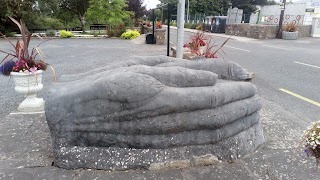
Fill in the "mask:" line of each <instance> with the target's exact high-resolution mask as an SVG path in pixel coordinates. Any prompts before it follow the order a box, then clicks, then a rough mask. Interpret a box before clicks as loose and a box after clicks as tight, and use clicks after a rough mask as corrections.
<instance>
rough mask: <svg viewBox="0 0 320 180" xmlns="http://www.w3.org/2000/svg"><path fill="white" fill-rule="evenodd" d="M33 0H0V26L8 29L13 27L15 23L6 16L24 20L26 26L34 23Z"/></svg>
mask: <svg viewBox="0 0 320 180" xmlns="http://www.w3.org/2000/svg"><path fill="white" fill-rule="evenodd" d="M34 5H35V0H5V1H3V0H1V1H0V28H1V29H5V30H6V31H10V30H12V29H15V27H16V26H15V25H14V24H13V23H12V22H11V20H10V19H9V18H8V16H11V17H13V18H14V19H17V20H20V19H22V20H24V22H25V23H26V24H27V25H28V27H32V26H33V25H34V24H35V17H36V15H35V12H34V8H33V7H34Z"/></svg>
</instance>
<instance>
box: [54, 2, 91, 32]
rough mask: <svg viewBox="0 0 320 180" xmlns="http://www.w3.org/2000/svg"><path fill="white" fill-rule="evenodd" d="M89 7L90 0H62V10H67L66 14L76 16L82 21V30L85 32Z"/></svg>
mask: <svg viewBox="0 0 320 180" xmlns="http://www.w3.org/2000/svg"><path fill="white" fill-rule="evenodd" d="M88 7H89V0H61V1H60V10H61V11H65V13H64V15H66V16H67V15H71V16H73V17H76V18H77V19H78V20H79V21H80V22H81V28H82V31H83V32H85V23H86V18H85V13H86V11H87V9H88Z"/></svg>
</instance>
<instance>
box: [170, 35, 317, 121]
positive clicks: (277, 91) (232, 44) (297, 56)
mask: <svg viewBox="0 0 320 180" xmlns="http://www.w3.org/2000/svg"><path fill="white" fill-rule="evenodd" d="M187 31H188V30H187ZM187 31H186V32H185V42H187V41H188V40H189V37H190V36H191V35H192V34H193V33H191V32H187ZM194 32H195V31H194ZM176 33H177V32H176V30H175V29H171V33H170V34H171V41H172V42H173V44H175V39H176ZM207 35H210V37H212V38H213V39H214V40H215V43H216V44H217V45H221V44H222V43H223V42H224V41H225V40H226V38H227V37H229V36H226V35H220V34H212V33H208V34H207ZM231 38H232V39H230V40H229V41H228V42H227V44H226V45H225V47H224V48H223V50H224V52H225V53H226V54H225V55H224V54H222V55H220V56H223V57H224V58H225V59H226V60H231V61H235V62H237V63H239V64H240V65H241V66H242V67H244V68H246V69H248V70H249V71H251V72H253V73H254V74H255V76H254V79H253V81H252V82H253V83H254V84H255V85H256V86H257V87H258V94H259V95H260V96H261V97H263V98H265V99H267V100H269V101H271V102H274V103H276V104H278V105H279V106H280V107H282V108H284V109H286V110H288V111H290V112H292V113H293V114H295V115H297V116H299V117H300V118H301V120H302V121H307V122H311V121H317V120H320V93H319V92H320V50H319V49H320V38H311V37H308V38H302V37H300V38H299V39H298V40H282V39H270V40H255V39H248V38H241V37H236V36H234V37H231Z"/></svg>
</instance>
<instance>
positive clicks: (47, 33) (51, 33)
mask: <svg viewBox="0 0 320 180" xmlns="http://www.w3.org/2000/svg"><path fill="white" fill-rule="evenodd" d="M55 35H56V32H55V31H54V30H49V31H47V32H46V36H48V37H54V36H55Z"/></svg>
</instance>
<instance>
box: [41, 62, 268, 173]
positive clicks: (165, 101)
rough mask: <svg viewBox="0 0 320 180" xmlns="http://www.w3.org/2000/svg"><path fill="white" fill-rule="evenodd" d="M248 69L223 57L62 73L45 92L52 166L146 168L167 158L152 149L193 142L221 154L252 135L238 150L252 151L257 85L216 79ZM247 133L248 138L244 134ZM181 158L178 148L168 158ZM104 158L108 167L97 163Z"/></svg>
mask: <svg viewBox="0 0 320 180" xmlns="http://www.w3.org/2000/svg"><path fill="white" fill-rule="evenodd" d="M219 63H221V64H219ZM228 63H229V64H228ZM217 64H219V65H220V67H219V66H218V65H217ZM230 64H231V65H230ZM230 67H231V68H230ZM226 71H227V72H226ZM246 73H247V72H246V71H245V70H244V69H243V68H241V67H240V66H238V65H237V64H235V63H231V62H223V61H218V60H202V61H185V60H179V59H172V58H167V57H136V58H134V59H132V60H129V61H125V62H122V63H115V64H112V65H110V66H107V67H104V68H101V69H97V70H93V71H91V72H88V73H85V74H80V75H77V76H65V77H63V78H61V79H63V81H64V82H58V83H55V85H53V87H52V89H51V90H50V91H49V92H48V94H47V96H46V106H45V107H46V117H47V122H48V124H49V128H50V131H51V134H52V139H53V149H54V157H55V164H56V165H57V166H60V167H65V168H79V167H89V168H92V167H93V168H102V169H114V168H119V169H127V168H135V167H141V166H147V167H149V166H150V165H151V164H152V163H160V162H163V160H164V159H166V158H168V157H170V155H168V156H161V157H162V159H161V158H160V159H161V160H159V159H156V158H155V156H151V154H152V153H153V154H155V155H157V153H156V152H158V153H160V154H161V155H163V153H165V152H168V154H170V152H171V153H173V152H176V151H179V150H181V149H185V148H188V147H194V148H196V149H197V150H194V153H196V154H197V153H199V152H201V151H202V155H203V154H204V152H205V154H213V155H215V156H218V158H220V159H224V157H226V156H230V153H226V152H222V151H221V149H220V150H219V148H221V147H224V146H226V145H220V144H223V143H226V144H229V145H228V148H229V146H230V142H231V141H234V139H237V138H238V140H239V137H241V138H243V139H242V140H239V146H244V144H241V142H240V141H247V140H249V139H250V138H251V139H250V141H251V142H254V145H252V147H250V148H249V147H244V148H243V152H241V153H240V154H245V153H247V152H248V151H252V150H254V149H255V148H256V146H257V145H259V144H261V143H262V142H263V135H262V131H261V129H260V125H259V116H258V114H257V111H258V110H259V109H260V108H261V104H260V101H259V99H258V98H256V97H255V96H254V95H255V93H256V88H255V86H254V85H252V84H251V83H249V82H241V81H240V82H239V81H238V82H236V81H225V80H220V79H218V77H219V78H224V79H233V80H244V79H245V78H246ZM250 129H251V130H250ZM248 133H249V134H252V135H251V137H245V136H244V135H241V134H246V135H248ZM253 135H254V136H253ZM252 137H253V138H252ZM227 142H228V143H227ZM231 144H232V143H231ZM251 144H252V143H251ZM205 146H208V147H205ZM219 146H220V147H219ZM218 147H219V148H218ZM210 148H211V150H210ZM214 149H215V150H214ZM111 150H112V151H113V152H118V153H119V154H121V155H119V159H117V160H115V159H116V158H115V157H113V156H111V153H110V151H111ZM146 150H148V151H150V153H151V154H148V155H147V156H146V157H142V156H141V157H139V158H140V159H139V158H138V157H136V158H134V159H135V161H134V160H132V159H131V160H130V158H128V159H126V160H124V159H122V158H123V157H125V155H128V153H130V152H132V151H134V152H135V153H133V154H135V155H138V154H141V153H142V152H144V151H146ZM208 150H209V151H208ZM214 151H216V152H215V153H213V152H214ZM107 152H108V153H107ZM210 152H211V153H210ZM105 153H107V154H108V155H107V156H106V155H105ZM189 153H191V155H195V154H192V152H189ZM233 153H234V152H232V153H231V154H233ZM102 154H104V156H101V155H102ZM80 155H81V156H80ZM158 155H159V154H158ZM198 155H201V153H200V154H198ZM184 156H185V154H183V155H182V154H181V153H178V155H177V154H176V155H172V157H171V158H169V159H171V160H172V159H180V160H181V159H183V158H182V157H184ZM74 157H77V158H75V159H74ZM99 157H100V160H101V159H102V160H103V161H104V164H99V165H98V164H97V162H99V161H98V159H99ZM111 157H112V158H113V159H114V161H113V162H112V161H110V158H111ZM159 157H160V155H159ZM138 159H139V160H138ZM225 159H226V158H225ZM77 160H79V161H77ZM116 161H119V162H123V163H122V164H121V163H120V165H119V164H118V165H117V163H116ZM143 162H144V163H143Z"/></svg>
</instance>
